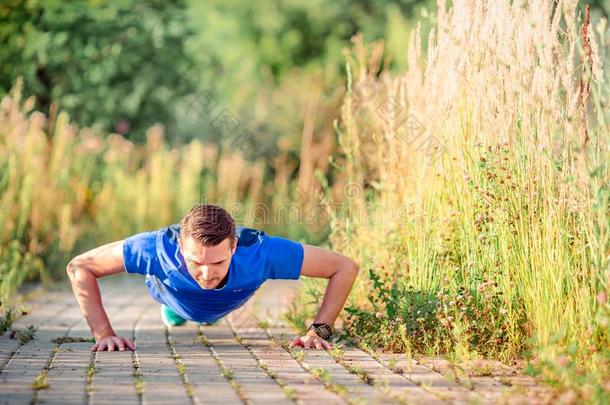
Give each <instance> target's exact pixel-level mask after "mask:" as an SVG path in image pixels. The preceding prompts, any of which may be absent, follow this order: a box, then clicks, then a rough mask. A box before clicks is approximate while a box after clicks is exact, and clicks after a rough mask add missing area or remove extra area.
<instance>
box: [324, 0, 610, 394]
mask: <svg viewBox="0 0 610 405" xmlns="http://www.w3.org/2000/svg"><path fill="white" fill-rule="evenodd" d="M605 32H606V27H605V25H604V23H603V22H602V23H600V25H598V26H596V27H593V26H591V25H590V22H589V21H588V19H587V21H585V16H584V15H582V14H581V13H580V12H579V11H578V10H577V1H574V0H566V1H560V2H554V1H550V0H531V1H514V2H511V1H507V0H457V1H454V2H453V5H452V6H451V7H447V5H446V3H445V2H444V1H438V16H437V25H436V27H435V28H434V29H433V30H432V32H430V34H429V36H428V37H427V40H426V43H427V50H426V51H425V52H424V50H423V48H422V42H423V40H422V37H421V32H420V30H419V29H418V30H416V31H415V32H413V33H412V34H411V36H410V37H409V41H408V47H407V54H406V56H407V58H408V68H407V69H406V71H405V72H404V73H402V74H400V75H392V74H389V73H386V72H385V71H383V70H382V68H381V62H382V58H381V56H382V53H383V51H382V45H381V44H379V43H378V44H373V45H372V46H364V45H363V44H362V43H361V41H360V40H358V39H356V41H355V45H354V50H353V52H350V53H349V54H348V80H349V81H350V83H349V85H348V94H347V96H346V98H345V100H344V104H343V108H342V114H341V123H340V125H339V128H338V130H339V144H340V149H341V161H340V164H339V165H340V166H341V168H342V169H343V173H344V174H345V176H346V178H345V180H346V181H347V182H348V183H349V184H351V185H352V188H353V190H355V191H354V192H352V193H350V195H349V196H347V197H348V198H346V199H345V201H344V203H343V204H340V205H338V206H335V207H334V208H335V209H334V210H333V214H332V218H331V232H332V233H331V241H332V245H333V247H334V248H336V249H338V250H340V251H342V252H344V253H345V254H347V255H349V256H351V257H354V258H356V259H357V260H358V261H359V262H360V263H361V264H362V268H363V269H364V271H363V274H362V275H361V277H360V280H359V282H358V283H357V285H356V287H355V292H354V293H353V294H352V296H351V297H350V305H351V306H352V309H354V311H352V316H349V317H348V318H344V319H343V321H344V322H345V323H346V324H347V326H348V330H350V331H351V333H352V334H353V335H355V337H356V338H359V339H361V340H362V341H363V342H364V343H368V344H377V345H381V346H384V347H386V348H389V349H397V350H403V351H418V352H420V353H422V352H423V353H428V354H434V353H436V354H438V353H444V354H451V355H456V356H459V357H460V358H461V359H469V358H476V357H480V356H485V357H493V358H499V359H502V360H505V361H509V360H514V359H515V358H519V357H522V356H523V355H524V354H526V353H527V352H530V353H531V355H532V356H533V359H534V364H539V365H541V364H543V365H546V366H548V367H547V368H545V370H544V372H545V373H547V374H545V375H546V376H547V377H548V378H550V379H552V380H554V381H560V382H561V383H563V384H567V385H569V384H579V383H581V382H582V381H581V380H579V378H577V376H579V375H580V376H582V375H587V376H588V377H590V380H589V381H592V382H595V383H596V384H597V385H596V387H597V388H596V389H598V390H601V391H600V392H602V391H603V388H600V387H603V386H604V384H606V387H605V389H607V388H608V386H609V385H608V384H609V381H608V375H610V352H609V349H608V348H609V347H610V329H609V328H610V304H608V301H607V294H608V292H609V290H610V170H609V167H608V161H609V160H610V150H609V142H608V141H609V140H610V133H609V130H610V128H609V127H608V119H609V118H610V117H609V114H608V113H609V111H608V107H607V106H608V101H609V98H608V95H609V93H610V92H609V91H608V89H609V87H608V82H607V81H604V77H603V75H604V71H603V68H602V65H601V60H603V54H601V53H602V52H604V51H605V47H606V46H607V44H606V43H604V42H602V43H600V42H599V40H598V39H597V38H596V36H599V34H600V33H602V34H603V33H605ZM606 80H607V77H606ZM368 269H372V270H373V273H371V276H374V277H379V280H371V279H370V278H369V277H367V270H368ZM356 309H358V310H359V311H356ZM394 316H396V318H394ZM422 332H423V335H424V336H422ZM562 356H566V357H562ZM558 358H561V359H564V360H565V359H567V360H566V361H562V362H561V364H563V367H554V366H553V364H555V363H553V361H554V360H556V359H558ZM547 361H548V362H547ZM575 376H576V377H575Z"/></svg>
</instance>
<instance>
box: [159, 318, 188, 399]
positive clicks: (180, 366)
mask: <svg viewBox="0 0 610 405" xmlns="http://www.w3.org/2000/svg"><path fill="white" fill-rule="evenodd" d="M165 341H166V344H167V349H168V350H169V353H170V355H171V357H172V359H173V360H174V365H175V366H176V370H178V374H180V377H181V378H182V385H184V389H185V391H186V394H187V395H188V396H189V397H190V398H191V400H193V397H194V392H193V384H191V382H190V381H189V380H188V377H187V375H186V364H184V362H183V361H182V356H181V355H179V354H178V352H176V346H175V345H174V341H173V339H172V338H171V336H170V334H169V329H167V328H166V329H165Z"/></svg>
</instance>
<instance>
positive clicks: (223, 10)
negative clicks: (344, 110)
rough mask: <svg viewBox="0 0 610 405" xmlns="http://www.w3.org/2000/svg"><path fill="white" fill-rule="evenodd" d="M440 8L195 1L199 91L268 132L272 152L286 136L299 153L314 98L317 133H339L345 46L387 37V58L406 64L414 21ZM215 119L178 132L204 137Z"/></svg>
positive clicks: (417, 3)
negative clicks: (204, 129) (335, 124)
mask: <svg viewBox="0 0 610 405" xmlns="http://www.w3.org/2000/svg"><path fill="white" fill-rule="evenodd" d="M433 3H434V1H427V0H426V1H422V0H399V1H389V0H376V1H348V0H341V1H334V2H325V1H322V0H310V1H305V0H297V1H277V0H266V1H261V2H256V3H250V2H245V1H243V0H230V1H220V0H210V1H206V2H205V3H201V2H196V1H193V2H191V9H192V13H191V17H192V19H193V20H194V21H195V22H196V25H197V26H199V27H201V29H200V31H199V33H198V34H197V36H196V38H195V40H194V41H193V42H191V43H190V47H189V49H190V50H191V52H192V54H193V57H194V58H195V59H196V61H197V65H198V66H200V68H201V73H200V75H201V76H200V79H199V80H197V82H198V83H199V84H200V85H201V86H202V87H201V88H199V92H200V93H201V92H204V91H212V92H213V93H214V94H215V95H217V97H218V102H219V104H220V105H222V106H223V107H224V108H228V109H229V110H230V111H231V112H232V113H233V114H234V115H236V116H237V117H239V119H240V121H241V123H242V124H243V125H244V126H245V127H247V128H248V129H250V130H252V131H253V132H255V133H257V134H264V136H260V137H261V138H263V139H262V142H263V143H264V144H265V146H266V148H265V150H268V149H269V148H272V147H273V146H274V143H275V141H276V140H277V139H278V138H280V137H285V138H286V141H287V142H289V143H290V145H291V146H292V147H293V148H294V149H298V144H299V143H298V141H299V135H300V133H301V131H302V129H303V125H304V124H303V121H304V118H303V116H304V114H305V111H304V110H306V108H307V105H308V104H310V103H312V99H315V101H313V103H314V104H315V105H316V107H317V109H316V111H315V113H314V116H315V124H314V125H315V128H316V132H319V131H323V130H324V128H330V129H331V130H332V121H333V120H334V118H335V117H337V116H338V106H339V103H340V98H341V96H342V94H343V89H344V88H345V86H344V84H343V81H344V80H343V78H344V75H345V59H344V57H343V49H344V48H349V47H350V46H351V44H350V38H351V37H352V36H353V35H355V34H356V33H358V32H361V33H362V34H363V36H364V38H365V39H366V40H368V41H372V40H377V39H382V38H387V40H388V41H387V42H388V48H387V52H388V59H389V60H393V61H395V63H404V61H405V60H406V58H405V55H404V53H405V50H406V38H407V33H408V31H409V30H410V29H412V28H414V26H411V25H410V22H409V21H410V18H411V17H412V16H414V15H415V13H416V10H419V9H422V8H423V6H425V5H428V6H431V5H432V4H433ZM426 15H427V14H426ZM419 17H420V18H421V15H420V16H419ZM399 61H400V62H399ZM318 97H319V99H318ZM213 118H214V116H213V114H210V116H205V117H202V119H201V122H197V121H189V120H182V119H181V120H179V122H181V123H185V125H190V126H189V127H186V128H183V129H182V130H181V131H179V132H180V133H182V134H189V135H188V136H198V135H200V133H197V132H196V131H194V129H196V128H202V127H206V125H205V124H207V123H208V121H209V120H211V119H213ZM202 124H203V125H202ZM206 134H207V135H212V136H213V135H214V134H213V133H212V134H209V133H206Z"/></svg>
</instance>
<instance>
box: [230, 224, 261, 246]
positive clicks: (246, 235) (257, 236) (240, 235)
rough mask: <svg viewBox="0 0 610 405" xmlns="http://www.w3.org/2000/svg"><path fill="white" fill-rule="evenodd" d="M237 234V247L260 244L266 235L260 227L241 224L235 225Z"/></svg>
mask: <svg viewBox="0 0 610 405" xmlns="http://www.w3.org/2000/svg"><path fill="white" fill-rule="evenodd" d="M235 236H237V247H238V248H239V247H242V248H243V247H250V246H253V245H255V244H260V243H261V242H262V241H263V239H264V238H265V236H266V235H265V232H263V231H261V230H259V229H255V228H249V227H245V226H241V225H239V226H236V227H235Z"/></svg>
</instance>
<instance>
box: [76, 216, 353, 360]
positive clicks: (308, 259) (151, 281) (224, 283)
mask: <svg viewBox="0 0 610 405" xmlns="http://www.w3.org/2000/svg"><path fill="white" fill-rule="evenodd" d="M123 271H127V272H128V273H138V274H141V275H144V276H146V286H147V287H148V291H149V293H150V295H151V296H152V297H153V298H154V299H155V300H156V301H158V302H159V303H161V317H162V319H163V321H164V322H165V324H166V325H168V326H179V325H181V324H183V323H185V322H186V321H187V320H191V321H195V322H200V323H206V324H211V323H214V322H216V321H217V320H218V319H220V318H222V317H223V316H225V315H226V314H228V313H229V312H231V311H233V310H234V309H236V308H238V307H240V306H241V305H243V304H244V303H245V302H246V301H247V300H248V299H249V298H250V297H251V296H252V295H253V294H254V292H255V291H256V290H257V289H258V288H259V287H260V286H261V284H262V283H263V282H264V281H265V280H268V279H298V278H299V276H308V277H321V278H326V279H329V282H328V286H327V288H326V293H325V294H324V298H323V301H322V304H321V306H320V310H319V312H318V314H317V316H316V318H315V320H314V322H313V324H312V325H311V327H310V328H309V330H308V331H307V334H306V335H305V336H297V337H295V338H294V339H293V340H292V342H291V346H300V347H303V348H305V349H308V348H316V349H326V348H331V344H330V343H329V342H328V340H329V338H330V337H332V325H333V324H334V322H335V320H336V319H337V316H338V315H339V312H340V311H341V309H342V308H343V305H344V304H345V301H346V299H347V296H348V295H349V292H350V290H351V288H352V285H353V283H354V280H355V279H356V276H357V273H358V266H357V265H356V263H355V262H354V261H353V260H351V259H349V258H347V257H345V256H342V255H340V254H338V253H335V252H332V251H329V250H326V249H322V248H319V247H315V246H311V245H307V244H301V243H297V242H294V241H292V240H289V239H284V238H281V237H274V236H269V235H266V234H265V233H264V232H262V231H259V230H256V229H252V228H245V227H241V226H239V227H236V226H235V222H234V220H233V218H232V217H231V215H230V214H229V213H228V212H227V211H226V210H224V209H223V208H222V207H220V206H217V205H212V204H203V205H197V206H195V207H193V208H192V209H191V210H190V211H189V212H188V213H187V214H186V215H185V216H184V218H182V220H181V221H180V224H175V225H171V226H168V227H165V228H161V229H159V230H156V231H152V232H142V233H139V234H136V235H133V236H131V237H129V238H127V239H125V240H121V241H116V242H112V243H108V244H106V245H102V246H100V247H97V248H95V249H93V250H91V251H89V252H86V253H83V254H81V255H78V256H76V257H75V258H73V259H72V260H71V261H70V263H69V264H68V266H67V272H68V276H69V277H70V283H71V284H72V290H73V291H74V295H75V296H76V299H77V300H78V303H79V305H80V308H81V311H82V313H83V315H84V316H85V319H86V320H87V323H88V324H89V327H90V328H91V332H92V334H93V336H94V337H95V341H96V343H95V344H94V345H93V346H92V347H91V350H92V351H104V350H106V349H107V350H108V351H113V350H114V349H115V348H116V349H118V350H121V351H123V350H125V348H129V349H131V350H135V345H134V343H133V342H132V341H131V340H130V339H129V338H126V337H124V336H117V335H116V334H115V333H114V330H113V329H112V326H111V325H110V322H109V320H108V316H107V315H106V312H105V311H104V308H103V306H102V300H101V297H100V291H99V287H98V284H97V278H99V277H104V276H107V275H110V274H116V273H121V272H123Z"/></svg>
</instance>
